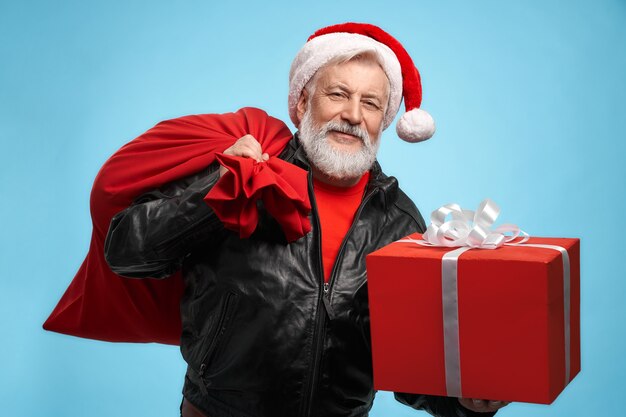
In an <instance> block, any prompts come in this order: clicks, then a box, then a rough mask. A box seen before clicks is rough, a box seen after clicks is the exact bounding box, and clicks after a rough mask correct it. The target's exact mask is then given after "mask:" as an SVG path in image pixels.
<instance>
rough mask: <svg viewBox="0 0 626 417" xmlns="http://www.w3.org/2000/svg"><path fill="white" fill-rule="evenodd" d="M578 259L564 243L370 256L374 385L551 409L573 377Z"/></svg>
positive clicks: (399, 248)
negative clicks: (528, 404) (526, 403)
mask: <svg viewBox="0 0 626 417" xmlns="http://www.w3.org/2000/svg"><path fill="white" fill-rule="evenodd" d="M410 238H414V239H420V238H421V235H419V234H415V235H411V236H410ZM533 244H539V245H554V246H555V247H553V248H543V247H536V246H532V245H533ZM559 247H560V248H561V251H559V250H557V249H558V248H559ZM565 250H566V251H567V252H566V255H567V256H564V255H563V254H562V252H565ZM453 251H456V252H462V251H465V252H463V253H462V254H460V255H458V257H455V256H451V255H453ZM579 255H580V242H579V240H578V239H565V238H530V239H529V240H528V242H527V243H525V244H519V245H512V246H503V247H500V248H498V249H494V250H486V249H470V250H468V248H463V249H461V250H458V249H457V248H449V247H426V246H420V245H417V244H415V243H411V242H395V243H392V244H390V245H388V246H386V247H384V248H382V249H380V250H378V251H376V252H373V253H371V254H370V255H368V256H367V273H368V291H369V305H370V326H371V335H372V355H373V367H374V388H375V389H380V390H388V391H399V392H408V393H416V394H431V395H443V396H456V397H460V396H462V397H465V398H481V399H490V400H503V401H522V402H530V403H540V404H550V403H552V401H554V399H555V398H556V397H557V396H558V395H559V393H560V392H561V391H563V389H564V388H565V386H566V385H567V383H569V381H571V380H572V378H574V376H575V375H576V374H577V373H578V372H579V371H580V283H579V281H580V256H579ZM444 256H445V257H446V261H444V259H443V258H444ZM567 258H569V261H567ZM568 263H569V264H568ZM451 268H452V269H451ZM455 269H456V270H455ZM568 269H569V274H567V270H568ZM452 275H453V280H452V281H450V280H451V276H452ZM567 275H569V277H568V276H567ZM568 281H569V282H568ZM566 316H568V318H569V320H566Z"/></svg>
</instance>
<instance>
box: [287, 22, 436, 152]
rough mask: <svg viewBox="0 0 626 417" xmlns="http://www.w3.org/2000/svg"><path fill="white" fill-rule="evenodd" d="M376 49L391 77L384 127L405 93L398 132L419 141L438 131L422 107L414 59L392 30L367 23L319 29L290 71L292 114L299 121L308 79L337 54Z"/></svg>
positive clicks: (351, 53) (368, 51)
mask: <svg viewBox="0 0 626 417" xmlns="http://www.w3.org/2000/svg"><path fill="white" fill-rule="evenodd" d="M361 53H374V54H375V55H376V57H377V58H378V61H379V63H380V65H381V67H382V68H383V70H384V71H385V74H386V75H387V78H388V79H389V85H390V94H389V104H388V106H387V112H386V113H385V118H384V120H383V129H386V128H387V127H389V125H390V124H391V122H393V119H394V118H395V117H396V114H397V113H398V110H399V108H400V103H401V102H402V98H403V97H404V105H405V108H406V113H404V114H403V115H402V117H401V118H400V120H399V121H398V123H397V124H396V131H397V133H398V136H399V137H400V138H402V139H404V140H405V141H407V142H420V141H423V140H426V139H429V138H430V137H431V136H432V135H433V134H434V133H435V122H434V121H433V118H432V117H431V115H430V114H428V113H427V112H426V111H424V110H422V109H420V108H419V107H420V104H421V103H422V83H421V80H420V74H419V72H418V71H417V68H416V67H415V64H413V60H412V59H411V57H410V56H409V54H408V53H407V51H406V50H405V49H404V47H403V46H402V44H400V42H398V41H397V40H396V39H395V38H394V37H392V36H391V35H390V34H388V33H387V32H385V31H384V30H382V29H381V28H379V27H377V26H374V25H370V24H366V23H342V24H339V25H333V26H328V27H325V28H322V29H319V30H318V31H316V32H315V33H314V34H313V35H311V37H309V39H308V41H307V43H306V44H305V45H304V46H303V47H302V49H300V51H299V52H298V54H297V55H296V57H295V59H294V60H293V63H292V64H291V70H290V72H289V117H291V120H292V121H293V122H294V123H295V124H297V123H298V118H297V115H296V106H297V104H298V99H299V98H300V94H301V93H302V90H303V89H304V86H305V85H306V83H307V82H308V81H309V80H310V79H311V78H312V77H313V75H314V74H315V73H316V72H317V70H319V69H320V68H321V67H323V66H324V65H326V64H327V63H328V62H330V61H332V60H333V59H334V58H335V57H337V56H351V55H357V54H361Z"/></svg>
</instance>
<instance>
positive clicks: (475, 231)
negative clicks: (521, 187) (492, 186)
mask: <svg viewBox="0 0 626 417" xmlns="http://www.w3.org/2000/svg"><path fill="white" fill-rule="evenodd" d="M499 214H500V207H498V205H497V204H496V203H494V202H493V201H492V200H490V199H488V198H486V199H484V200H483V201H482V202H481V203H480V205H479V206H478V209H477V210H476V211H475V212H474V211H472V210H466V209H463V208H461V206H459V205H458V204H456V203H453V204H446V205H445V206H441V207H439V208H438V209H437V210H435V211H433V212H432V213H431V215H430V225H429V226H428V229H426V232H425V233H424V234H423V235H422V239H423V240H414V239H406V240H400V242H407V241H412V242H414V243H418V244H420V245H424V246H447V247H460V246H469V247H470V248H479V249H496V248H499V247H500V246H502V245H505V244H515V245H519V244H521V243H524V242H526V241H527V240H528V234H527V233H526V232H524V231H523V230H521V229H520V228H519V227H518V226H517V225H515V224H503V225H502V226H498V227H496V228H495V229H493V230H491V226H493V224H494V223H495V221H496V219H497V218H498V215H499ZM448 216H451V217H452V219H451V220H448V221H446V218H447V217H448ZM507 233H511V235H510V236H507V235H506V234H507ZM520 235H522V236H523V238H522V239H521V240H519V241H518V242H514V243H511V242H513V241H514V240H515V239H517V238H518V237H519V236H520Z"/></svg>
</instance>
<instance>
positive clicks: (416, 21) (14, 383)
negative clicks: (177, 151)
mask: <svg viewBox="0 0 626 417" xmlns="http://www.w3.org/2000/svg"><path fill="white" fill-rule="evenodd" d="M88 3H91V4H88ZM224 3H225V2H219V3H217V2H209V1H199V0H198V1H191V0H188V1H167V2H165V1H162V2H156V1H120V0H115V1H107V2H85V1H78V0H76V1H60V2H45V1H20V2H17V1H13V2H9V1H6V2H2V3H0V39H1V42H0V140H1V145H2V148H1V149H2V151H1V152H0V173H1V175H0V215H1V217H0V218H1V219H2V231H1V233H0V236H1V237H0V239H1V247H0V259H1V265H0V271H1V272H0V274H1V276H0V279H1V282H0V326H1V330H2V340H1V343H0V415H4V416H33V417H34V416H37V417H39V416H67V417H72V416H77V417H78V416H107V417H110V416H174V415H177V412H178V405H179V402H180V390H181V386H182V381H183V373H184V366H183V362H182V360H181V358H180V355H179V352H178V350H177V348H176V347H170V346H160V345H132V344H108V343H102V342H96V341H90V340H81V339H78V338H73V337H69V336H63V335H59V334H54V333H48V332H44V331H43V330H42V329H41V324H42V322H43V321H44V320H45V318H46V317H47V315H48V313H49V312H50V311H51V310H52V308H53V307H54V305H55V304H56V302H57V300H58V299H59V297H60V296H61V294H62V293H63V291H64V290H65V288H66V286H67V284H68V283H69V282H70V280H71V278H72V277H73V275H74V273H75V272H76V270H77V268H78V266H79V265H80V263H81V261H82V259H83V257H84V255H85V253H86V251H87V248H88V242H89V237H90V232H91V222H90V218H89V211H88V201H89V192H90V188H91V184H92V181H93V179H94V177H95V174H96V172H97V171H98V169H99V167H100V166H101V165H102V163H103V162H104V161H105V160H106V159H107V157H108V156H110V155H111V154H112V153H113V152H114V151H115V150H116V149H117V148H119V147H120V146H121V145H122V144H124V143H125V142H127V141H129V140H131V139H132V138H134V137H135V136H137V135H138V134H140V133H142V132H143V131H145V130H146V129H148V128H149V127H151V126H153V125H154V124H155V123H156V122H158V121H160V120H163V119H166V118H171V117H176V116H180V115H185V114H191V113H207V112H225V111H232V110H235V109H237V108H239V107H241V106H258V107H262V108H264V109H266V110H267V111H268V112H269V113H270V114H273V115H275V116H277V117H279V118H281V119H283V120H288V116H287V108H286V97H287V76H288V69H289V65H290V62H291V59H292V58H293V56H294V55H295V53H296V52H297V51H298V49H299V48H300V47H301V46H302V44H303V43H304V42H305V40H306V38H307V37H308V36H309V35H310V34H311V33H312V32H313V31H314V30H315V29H317V28H319V27H322V26H325V25H328V24H332V23H338V22H343V21H349V20H353V21H368V22H371V23H375V24H378V25H380V26H382V27H383V28H386V29H387V30H388V31H390V32H391V33H392V34H393V35H395V36H396V37H397V38H398V39H400V40H401V41H402V42H403V43H404V45H405V47H406V49H407V50H408V51H409V52H410V54H411V55H412V56H413V57H414V60H415V62H416V64H417V66H418V67H419V68H420V70H421V73H422V78H423V85H424V103H423V107H424V108H425V109H427V110H428V111H430V112H431V113H432V114H433V115H434V117H435V120H436V122H437V126H438V131H437V134H436V136H435V138H434V139H432V140H431V141H428V142H426V143H423V144H417V145H409V144H405V143H402V142H401V141H400V140H398V139H397V138H396V137H395V134H394V133H393V132H394V129H393V126H392V128H391V129H389V131H388V132H387V133H385V135H384V138H383V140H384V143H383V145H382V147H381V153H380V161H381V163H382V165H383V167H384V168H385V169H386V170H387V172H388V173H389V174H391V175H395V176H397V177H398V178H399V180H400V184H401V185H402V186H403V188H404V189H405V190H406V191H407V192H408V194H409V195H410V196H411V197H412V198H413V199H414V200H415V202H416V203H417V205H418V206H419V207H420V208H421V210H422V212H423V213H424V214H425V215H426V216H427V215H428V213H430V211H432V210H433V209H435V208H436V207H438V206H439V205H441V204H445V203H448V202H453V201H454V202H458V203H461V204H462V205H463V206H466V207H468V208H474V207H476V205H477V204H478V203H479V202H480V200H482V198H484V197H491V198H492V199H494V200H495V201H497V202H498V203H499V204H500V206H501V207H502V209H503V214H502V221H506V222H514V223H517V224H519V225H521V226H522V227H523V228H524V229H526V230H527V231H529V232H530V233H531V234H534V235H541V236H567V237H580V238H581V239H582V352H583V355H582V367H583V370H582V372H581V373H580V374H579V376H578V377H577V378H576V379H575V380H574V381H573V382H572V383H571V385H570V386H569V387H568V388H567V389H566V390H565V392H564V393H563V394H562V395H561V396H560V397H559V398H558V399H557V401H556V402H555V403H554V404H553V405H551V406H539V405H528V404H513V405H511V406H509V407H507V408H506V409H504V410H503V411H502V412H501V413H500V414H501V415H502V416H511V417H513V416H528V415H533V416H570V417H575V416H595V415H610V416H616V415H622V414H623V411H622V409H623V407H624V406H623V400H622V397H623V390H624V388H625V387H624V383H623V380H624V378H623V375H624V374H626V365H625V363H626V362H625V361H624V360H623V353H624V352H625V351H626V338H625V331H624V325H623V323H622V320H623V318H624V317H625V313H626V307H625V303H624V302H623V297H624V294H625V290H626V284H625V278H626V277H625V272H626V270H625V268H624V263H623V261H624V249H623V246H622V239H621V238H620V233H623V231H624V229H625V228H626V223H625V222H624V216H623V213H624V210H625V208H626V207H625V201H624V178H626V172H625V171H626V169H625V165H626V164H625V162H624V156H625V155H624V154H625V152H624V150H625V145H624V143H625V139H626V129H625V123H626V122H625V121H626V117H624V115H625V114H626V108H625V107H626V106H625V105H624V101H625V100H626V87H625V83H624V76H625V74H626V54H625V53H624V51H625V50H626V49H625V46H626V42H625V41H626V3H625V2H624V1H620V0H602V1H600V0H598V1H593V2H592V1H587V2H584V1H567V2H566V1H562V2H555V1H538V0H535V1H523V2H522V1H517V2H502V1H475V2H449V1H440V2H436V4H434V3H435V2H422V1H397V2H391V3H389V2H387V4H386V5H385V4H383V2H367V1H365V0H362V1H342V2H335V1H316V2H309V3H305V4H302V5H298V4H297V2H291V1H289V2H287V1H285V2H277V1H274V2H271V4H270V3H265V2H263V3H261V2H251V1H250V2H243V1H242V2H233V3H232V4H231V5H225V4H224ZM281 3H282V4H281ZM490 330H491V329H485V332H489V331H490ZM420 414H421V413H418V412H414V411H412V410H410V409H408V408H405V407H402V406H400V405H397V404H396V403H395V402H394V401H393V399H392V398H391V397H390V396H389V395H388V394H386V393H379V395H378V399H377V402H376V405H375V407H374V411H373V412H372V416H374V417H382V416H410V415H420Z"/></svg>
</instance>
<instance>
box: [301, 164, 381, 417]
mask: <svg viewBox="0 0 626 417" xmlns="http://www.w3.org/2000/svg"><path fill="white" fill-rule="evenodd" d="M377 190H378V189H377V188H374V189H372V190H371V192H369V193H367V195H366V196H365V197H364V198H363V201H362V202H361V205H360V206H359V208H358V210H357V212H356V214H355V216H354V220H353V221H352V225H351V226H350V229H348V232H347V233H346V235H345V236H344V239H343V241H342V242H341V246H340V248H339V253H338V254H337V258H336V259H335V263H334V265H333V269H332V272H331V274H330V278H329V280H328V282H325V281H324V274H323V273H322V272H323V270H324V269H323V268H324V267H323V264H322V234H321V230H320V222H319V217H318V215H317V211H316V210H313V211H312V213H313V219H314V220H315V225H316V230H317V231H318V232H317V237H318V239H317V253H318V277H319V278H321V282H322V283H323V284H322V291H321V294H320V299H319V301H318V303H317V311H318V312H319V313H318V314H317V316H316V320H317V321H316V326H315V332H314V336H313V349H312V351H313V368H312V371H311V373H310V375H311V376H310V377H309V379H308V381H307V382H308V384H307V385H306V387H307V388H306V389H305V390H304V393H305V394H308V395H307V397H306V398H305V402H304V404H303V407H302V410H303V412H302V414H303V415H304V416H306V417H308V416H310V415H311V412H312V409H311V404H312V402H313V397H314V394H315V384H316V382H317V378H318V373H319V369H318V368H319V366H320V364H319V363H320V361H321V356H322V350H323V349H321V348H320V346H323V343H324V333H325V332H324V329H325V324H326V316H329V317H330V318H331V319H332V318H334V312H333V310H332V307H331V305H330V291H331V288H332V284H333V281H334V276H335V274H336V269H337V265H338V264H339V261H340V259H341V258H342V257H343V252H344V248H345V245H346V241H347V240H348V237H349V236H350V234H352V231H353V230H354V227H355V226H354V225H355V224H356V222H357V220H358V219H359V217H360V215H361V212H362V211H363V207H365V205H366V204H367V202H368V201H369V200H370V199H371V198H372V196H373V195H374V194H375V193H376V191H377ZM309 198H310V200H311V203H312V206H313V208H314V209H316V208H317V207H316V203H315V194H314V192H313V177H312V174H311V172H309Z"/></svg>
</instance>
